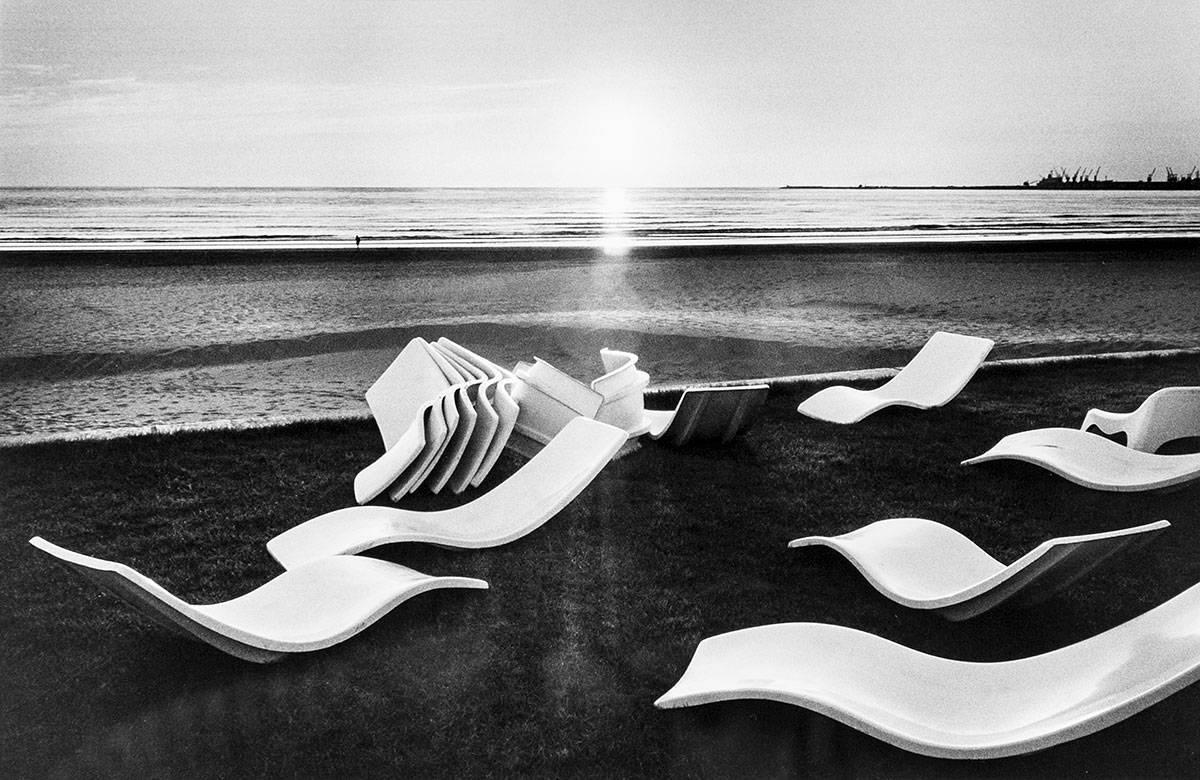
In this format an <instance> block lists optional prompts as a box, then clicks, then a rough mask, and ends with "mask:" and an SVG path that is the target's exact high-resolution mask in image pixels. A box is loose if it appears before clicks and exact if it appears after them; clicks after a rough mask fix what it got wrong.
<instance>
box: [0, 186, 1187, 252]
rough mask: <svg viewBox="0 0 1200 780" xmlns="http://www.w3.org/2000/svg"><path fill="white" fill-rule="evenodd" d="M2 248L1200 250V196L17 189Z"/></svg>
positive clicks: (7, 197)
mask: <svg viewBox="0 0 1200 780" xmlns="http://www.w3.org/2000/svg"><path fill="white" fill-rule="evenodd" d="M0 213H2V217H3V218H2V219H0V249H4V248H16V247H20V248H27V247H37V246H54V247H72V248H82V247H140V246H155V247H163V246H213V245H217V246H232V247H239V246H263V245H287V246H339V245H346V244H347V242H352V241H353V240H354V237H355V236H358V237H360V238H361V239H362V240H363V241H366V242H368V245H379V246H385V245H386V246H464V245H547V244H551V245H569V246H580V245H583V246H602V247H603V246H607V247H610V248H618V247H620V246H622V245H628V244H632V245H638V244H643V245H644V244H686V243H765V242H777V243H799V242H827V241H851V242H854V241H864V240H872V241H876V240H912V239H914V238H920V239H921V240H937V239H944V240H962V239H979V238H1022V237H1030V236H1035V237H1044V236H1129V235H1137V236H1145V235H1191V236H1194V235H1200V193H1195V192H1191V193H1189V192H1180V193H1170V192H1120V191H1110V192H1070V191H1058V192H1047V191H1036V190H1034V191H1011V190H872V189H861V190H803V189H788V190H785V189H762V188H759V189H639V190H602V189H598V190H592V189H3V190H0Z"/></svg>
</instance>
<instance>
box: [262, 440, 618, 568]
mask: <svg viewBox="0 0 1200 780" xmlns="http://www.w3.org/2000/svg"><path fill="white" fill-rule="evenodd" d="M626 438H627V437H626V433H625V431H623V430H621V429H620V428H616V427H614V426H611V425H606V424H604V423H601V422H597V421H595V420H590V419H587V418H584V417H576V418H575V419H573V420H571V421H570V422H568V423H567V425H566V426H565V427H564V428H563V429H562V431H561V432H559V434H558V435H557V436H555V437H554V439H552V440H551V441H550V443H549V444H548V445H546V447H545V448H543V449H542V451H541V452H539V453H538V454H537V455H535V456H534V457H533V459H532V460H530V461H529V462H528V463H526V464H525V465H524V466H523V467H521V469H519V470H518V471H517V472H516V473H515V474H513V475H512V476H511V477H509V478H508V479H506V480H505V481H503V482H501V483H500V484H499V485H497V486H496V487H494V488H492V489H491V490H490V491H488V492H487V493H485V494H483V495H482V496H480V497H479V498H477V499H475V500H474V501H472V502H470V503H468V504H464V505H462V506H458V507H454V508H452V509H444V510H440V511H436V512H413V511H408V510H403V509H395V508H392V507H382V506H365V507H351V508H348V509H338V510H336V511H333V512H329V513H327V514H324V515H321V516H319V517H314V518H313V519H311V520H308V521H306V522H304V523H301V524H300V525H298V526H296V527H294V528H290V529H288V530H287V531H284V532H283V533H281V534H279V535H278V536H276V537H275V538H274V539H272V540H270V541H269V542H267V550H268V551H269V552H270V553H271V555H273V556H274V557H275V560H277V561H279V562H280V563H281V564H282V565H283V566H284V567H285V568H289V569H290V568H293V567H296V566H301V565H303V564H306V563H308V562H310V561H314V560H317V559H319V558H324V557H326V556H330V555H340V554H348V553H356V552H361V551H363V550H367V549H370V548H372V547H377V546H379V545H383V544H391V543H395V542H427V543H429V544H438V545H444V546H447V547H469V548H480V547H495V546H497V545H501V544H507V543H508V542H511V541H514V540H516V539H520V538H521V537H522V536H525V535H526V534H528V533H531V532H532V531H534V530H536V529H538V528H540V527H541V526H542V525H543V524H544V523H545V522H546V521H547V520H549V519H550V518H552V517H554V515H556V514H558V512H559V511H560V510H562V508H563V507H565V506H566V505H567V504H569V503H570V502H571V501H572V500H573V499H574V498H575V496H577V495H579V493H580V492H581V491H582V490H583V489H584V488H585V487H587V486H588V485H589V484H590V483H591V481H592V480H593V479H595V477H596V475H597V474H599V473H600V470H601V469H603V468H604V466H605V465H606V464H607V463H608V462H609V460H611V459H612V456H613V455H614V454H615V453H616V452H617V450H619V449H620V448H621V445H622V444H624V443H625V440H626Z"/></svg>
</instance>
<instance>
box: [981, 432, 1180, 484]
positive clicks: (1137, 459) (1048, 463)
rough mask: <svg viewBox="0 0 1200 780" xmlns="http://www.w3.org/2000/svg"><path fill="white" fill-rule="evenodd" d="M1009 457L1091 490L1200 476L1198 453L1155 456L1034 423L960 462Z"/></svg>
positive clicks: (1161, 482)
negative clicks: (1034, 427)
mask: <svg viewBox="0 0 1200 780" xmlns="http://www.w3.org/2000/svg"><path fill="white" fill-rule="evenodd" d="M1005 458H1009V459H1012V460H1020V461H1024V462H1026V463H1032V464H1033V465H1035V466H1041V467H1042V468H1044V469H1047V470H1049V471H1052V472H1054V473H1055V474H1057V475H1059V476H1060V477H1064V478H1065V479H1069V480H1071V481H1072V482H1074V483H1076V484H1078V485H1083V486H1084V487H1088V488H1092V489H1094V490H1111V491H1119V492H1133V491H1140V490H1157V489H1160V488H1167V487H1173V486H1175V485H1182V484H1183V483H1185V482H1189V481H1191V480H1194V479H1197V478H1200V453H1194V454H1190V455H1155V454H1153V453H1149V452H1142V451H1140V450H1135V449H1130V448H1129V447H1125V446H1122V445H1120V444H1117V443H1116V442H1114V441H1110V440H1108V439H1106V438H1104V437H1103V436H1097V435H1095V434H1093V433H1087V432H1086V431H1081V430H1078V429H1076V428H1038V429H1035V430H1032V431H1021V432H1020V433H1014V434H1010V435H1008V436H1005V437H1004V438H1003V439H1001V440H1000V441H999V442H997V443H996V445H995V446H994V447H992V448H991V449H990V450H988V451H987V452H985V453H983V454H982V455H977V456H975V457H974V458H968V459H967V460H964V461H963V462H962V464H963V465H964V466H972V465H975V464H977V463H986V462H988V461H991V460H1002V459H1005Z"/></svg>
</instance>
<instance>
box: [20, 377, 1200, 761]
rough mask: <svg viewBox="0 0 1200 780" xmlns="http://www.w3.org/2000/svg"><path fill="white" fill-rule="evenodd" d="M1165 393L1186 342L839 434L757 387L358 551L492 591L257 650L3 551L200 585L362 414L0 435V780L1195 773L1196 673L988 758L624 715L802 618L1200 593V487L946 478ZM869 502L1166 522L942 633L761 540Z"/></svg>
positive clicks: (326, 479) (773, 541) (1057, 620)
mask: <svg viewBox="0 0 1200 780" xmlns="http://www.w3.org/2000/svg"><path fill="white" fill-rule="evenodd" d="M1178 384H1200V358H1196V357H1187V358H1176V359H1160V360H1143V361H1138V362H1122V361H1106V362H1094V363H1076V364H1070V365H1061V366H1054V367H1039V368H1036V369H1029V368H1023V369H1014V368H1007V369H992V370H989V371H986V372H983V373H981V374H980V375H979V376H977V377H976V379H975V380H974V381H973V382H972V383H971V384H970V385H969V386H968V387H967V389H966V391H965V392H964V393H963V394H962V395H961V396H960V397H959V398H958V399H957V400H956V401H955V402H954V403H952V404H951V405H949V406H948V407H945V408H942V409H938V410H933V411H929V412H916V411H913V410H906V409H896V410H888V411H885V412H882V413H879V414H877V415H875V416H873V417H871V418H868V419H867V420H866V421H864V422H863V423H860V424H858V425H854V426H833V425H828V424H822V423H817V422H815V421H811V420H809V419H807V418H803V417H801V416H799V415H798V414H796V413H795V411H794V409H795V406H796V403H797V402H798V400H799V399H800V398H801V397H803V395H806V394H807V393H809V392H811V391H812V389H813V388H805V389H803V390H802V391H799V392H798V393H797V394H789V393H786V392H776V393H774V394H773V395H772V397H771V399H770V400H769V402H768V406H767V408H766V409H765V410H764V412H763V414H762V415H761V416H760V417H759V419H758V421H757V424H756V425H755V426H754V428H753V429H752V430H751V431H750V432H749V433H748V434H747V435H745V436H744V437H742V438H741V439H739V440H737V441H736V442H735V443H733V444H732V445H730V446H728V447H715V446H714V447H707V446H695V447H689V448H685V449H681V450H675V449H669V448H666V447H660V446H658V445H655V444H647V445H646V446H644V447H643V448H642V449H641V450H640V451H638V452H635V453H633V454H631V455H629V456H626V457H625V458H622V459H620V460H618V461H616V462H614V463H612V464H611V465H610V466H608V467H607V468H606V469H605V471H604V472H603V473H602V474H601V475H600V476H599V477H598V478H597V479H596V481H595V482H594V483H593V484H592V485H591V486H590V487H589V488H588V489H587V490H586V491H585V492H584V493H583V495H582V496H581V497H580V498H579V499H577V500H576V501H575V502H574V503H573V504H571V505H570V506H569V507H567V509H566V510H564V511H563V512H562V513H561V514H559V515H558V516H557V517H555V518H554V519H553V520H551V521H550V522H549V523H548V524H547V525H546V526H545V527H543V528H542V529H540V530H538V531H536V532H535V533H533V534H532V535H530V536H528V537H526V538H524V539H521V540H519V541H517V542H515V543H513V544H510V545H507V546H504V547H501V548H497V549H492V550H478V551H455V550H443V549H439V548H435V547H431V546H427V545H417V544H409V545H397V546H393V547H389V548H381V549H380V550H378V551H376V552H375V553H374V554H376V555H379V556H381V557H386V558H388V559H390V560H394V561H398V562H402V563H404V564H406V565H409V566H412V567H413V568H416V569H418V570H420V571H424V572H428V573H434V574H458V575H465V576H474V577H481V578H483V579H486V580H488V581H489V582H490V583H491V589H490V590H488V591H468V590H441V591H435V592H433V593H429V594H425V595H422V596H418V597H417V598H415V599H413V600H412V601H409V602H407V603H405V604H402V605H401V606H400V607H398V608H397V609H396V610H395V611H393V612H392V613H391V614H389V615H388V616H387V617H385V618H384V619H382V620H381V621H380V622H378V623H377V624H375V625H374V626H372V627H370V628H369V629H367V630H366V631H365V632H363V633H362V634H361V635H359V636H358V637H356V638H354V639H352V640H350V641H348V642H346V643H344V644H341V645H339V646H337V647H334V648H332V649H329V650H326V651H322V652H318V653H313V654H308V655H304V656H299V657H295V658H291V659H288V660H285V661H282V662H280V663H278V664H274V665H267V666H259V665H254V664H249V663H246V662H242V661H238V660H236V659H234V658H231V657H228V656H225V655H223V654H221V653H219V652H217V651H215V650H212V649H210V648H209V647H207V646H205V645H201V644H197V643H193V642H191V641H189V640H187V639H184V638H180V637H176V636H175V635H173V634H171V633H169V632H167V631H166V630H164V629H162V628H160V627H159V626H158V625H157V624H154V623H152V622H150V621H149V620H147V619H145V618H143V617H141V616H140V615H139V614H137V613H134V612H133V611H131V610H129V609H127V608H126V607H125V605H124V604H122V603H120V602H119V601H117V600H116V599H115V598H113V597H111V596H109V595H107V594H105V593H101V592H99V591H97V590H96V589H95V588H94V587H93V586H91V585H90V584H88V583H86V582H84V581H83V580H82V579H80V578H77V577H75V576H74V575H72V574H71V573H70V572H68V571H66V570H64V569H62V568H60V567H58V566H57V565H54V564H53V563H52V561H51V560H50V559H49V558H47V557H46V556H44V555H43V554H41V553H40V552H38V551H37V550H35V549H34V548H32V547H30V546H29V545H28V544H26V540H27V539H28V538H29V537H30V536H33V535H35V534H37V535H41V536H44V537H46V538H47V539H49V540H50V541H53V542H57V543H59V544H62V545H64V546H66V547H69V548H72V549H76V550H78V551H80V552H85V553H88V554H92V555H96V556H99V557H104V558H110V559H113V560H118V561H122V562H125V563H128V564H130V565H132V566H134V567H135V568H138V569H140V570H141V571H142V572H144V573H145V574H147V575H149V576H151V577H153V578H155V579H157V580H158V581H159V582H160V583H161V584H163V585H164V586H165V587H167V588H168V589H170V590H172V591H173V592H175V593H177V594H178V595H180V596H181V597H183V598H185V599H187V600H190V601H194V602H208V601H219V600H224V599H227V598H230V597H232V596H235V595H238V594H240V593H243V592H245V591H247V590H249V589H251V588H253V587H255V586H257V585H258V584H260V583H262V582H264V581H265V580H267V579H268V578H270V577H271V576H273V575H274V574H275V573H277V572H278V569H277V567H276V565H275V563H274V562H273V561H272V560H271V559H270V558H269V556H268V555H267V553H266V550H265V548H264V546H263V543H264V542H265V541H266V540H267V539H268V538H269V537H271V536H272V535H274V534H275V533H278V532H279V531H282V530H284V529H285V528H288V527H289V526H291V525H293V524H295V523H297V522H299V521H301V520H304V519H306V518H308V517H311V516H314V515H316V514H319V513H322V512H325V511H328V510H331V509H335V508H338V507H342V506H345V505H348V504H350V503H352V497H351V480H352V478H353V475H354V474H355V472H356V471H357V470H358V469H359V468H361V467H362V466H364V465H365V464H367V463H368V462H370V461H371V460H372V459H373V458H374V457H375V456H376V454H377V453H378V450H379V447H380V445H379V442H378V437H377V434H376V433H375V432H374V430H373V428H372V426H370V425H369V424H366V423H345V424H309V425H298V426H292V427H289V428H285V429H276V430H269V431H252V432H241V433H196V434H186V435H176V436H170V437H147V438H139V439H126V440H121V441H113V442H93V443H72V444H47V445H38V446H29V447H24V448H17V449H7V450H0V474H2V475H3V476H2V478H0V491H2V492H0V533H2V534H3V537H2V544H0V577H3V586H2V588H3V590H2V593H3V599H2V600H0V621H2V622H0V631H2V632H3V641H2V643H0V647H2V648H3V649H2V653H3V656H2V659H0V660H2V661H3V675H2V676H0V734H2V739H0V775H2V776H4V777H26V776H81V775H84V776H86V775H103V776H137V775H141V776H146V777H160V776H180V775H188V776H200V777H204V776H211V777H217V776H220V777H232V776H335V775H338V776H347V775H348V776H368V775H370V776H395V775H401V776H417V777H425V776H445V777H463V776H484V775H496V776H512V775H542V776H595V777H630V776H663V775H676V776H688V775H692V774H695V773H699V772H700V771H701V770H703V769H715V768H719V767H721V766H724V767H725V768H726V769H729V771H730V773H731V774H749V773H759V774H761V773H764V772H767V771H776V770H778V771H780V773H782V774H787V773H789V772H796V773H800V772H803V771H806V770H810V769H816V770H817V771H819V772H821V773H833V772H843V773H845V774H849V775H876V776H891V777H895V776H911V777H928V776H1013V775H1017V776H1028V775H1039V776H1045V775H1083V774H1089V775H1092V776H1106V775H1117V776H1130V775H1136V776H1179V777H1185V776H1186V777H1197V776H1200V717H1198V716H1200V686H1192V687H1191V688H1189V689H1186V690H1184V691H1182V692H1181V693H1177V694H1175V695H1174V696H1172V697H1170V698H1168V699H1167V700H1165V701H1163V702H1161V703H1159V704H1157V705H1155V706H1153V707H1151V708H1149V709H1148V710H1146V711H1144V712H1142V713H1140V714H1138V715H1136V716H1134V717H1132V718H1130V719H1129V720H1127V721H1125V722H1123V723H1120V724H1118V725H1116V726H1113V727H1111V728H1109V729H1106V730H1104V731H1101V732H1099V733H1097V734H1095V735H1092V736H1089V737H1085V738H1082V739H1079V740H1076V741H1074V742H1071V743H1067V744H1065V745H1062V746H1059V747H1055V748H1051V749H1049V750H1046V751H1043V752H1041V753H1037V754H1032V755H1029V756H1024V757H1018V758H1013V759H1003V760H996V761H988V762H978V761H969V762H961V761H943V760H934V759H927V758H922V757H919V756H914V755H911V754H908V753H905V752H903V751H900V750H897V749H894V748H892V747H890V746H888V745H886V744H884V743H881V742H878V741H876V740H874V739H872V738H870V737H866V736H863V735H861V734H859V733H858V732H855V731H853V730H851V729H849V728H846V727H843V726H841V725H838V724H835V723H833V722H832V721H828V720H825V719H823V718H820V717H818V716H811V715H808V714H806V713H805V712H804V711H803V710H800V709H798V708H793V707H788V706H784V705H776V704H771V703H728V704H717V705H708V706H705V707H699V708H693V709H685V710H673V711H659V710H656V709H655V708H654V707H653V706H652V703H653V701H654V700H655V698H657V697H658V696H659V695H660V694H661V693H663V692H664V691H665V690H666V689H667V688H668V687H670V685H671V684H673V683H674V682H675V680H676V679H677V678H678V676H679V675H680V673H682V671H683V669H684V667H685V666H686V664H687V662H688V659H689V658H690V657H691V654H692V651H693V650H694V648H695V646H696V643H697V642H698V641H699V640H700V639H702V638H704V637H706V636H709V635H712V634H715V633H719V632H723V631H727V630H731V629H735V628H742V627H746V626H752V625H758V624H763V623H775V622H785V621H824V622H832V623H839V624H843V625H848V626H852V627H856V628H861V629H864V630H867V631H871V632H874V633H877V634H880V635H882V636H885V637H887V638H890V639H893V640H895V641H897V642H900V643H903V644H905V645H909V646H911V647H914V648H918V649H920V650H924V651H927V652H931V653H936V654H940V655H945V656H950V657H954V658H961V659H971V660H1001V659H1008V658H1016V657H1022V656H1028V655H1033V654H1036V653H1041V652H1045V651H1048V650H1052V649H1055V648H1057V647H1061V646H1063V645H1065V644H1068V643H1072V642H1076V641H1079V640H1081V639H1085V638H1087V637H1089V636H1092V635H1094V634H1096V633H1099V632H1101V631H1104V630H1105V629H1107V628H1110V627H1112V626H1115V625H1117V624H1118V623H1121V622H1123V621H1125V620H1128V619H1130V618H1132V617H1134V616H1136V615H1138V614H1140V613H1142V612H1144V611H1146V610H1147V609H1149V608H1151V607H1153V606H1155V605H1157V604H1159V603H1161V602H1162V601H1165V600H1166V599H1168V598H1170V597H1171V596H1174V595H1175V594H1177V593H1179V592H1180V591H1182V590H1184V589H1185V588H1187V587H1189V586H1191V585H1193V584H1195V583H1197V582H1200V517H1198V516H1197V515H1200V512H1198V511H1197V510H1198V504H1200V486H1196V485H1193V486H1191V487H1188V488H1184V489H1182V490H1177V491H1175V492H1171V493H1166V494H1118V493H1101V492H1094V491H1088V490H1085V489H1083V488H1080V487H1077V486H1075V485H1072V484H1070V483H1068V482H1066V481H1065V480H1062V479H1060V478H1058V477H1055V476H1053V475H1051V474H1049V473H1048V472H1044V471H1041V470H1039V469H1037V468H1035V467H1032V466H1027V465H1024V464H1016V463H1013V464H989V465H983V466H976V467H971V468H968V467H962V466H959V465H958V463H959V461H960V460H962V459H963V458H966V457H969V456H971V455H976V454H978V453H980V452H982V451H983V450H985V449H986V448H987V447H989V446H991V445H992V444H993V443H995V441H997V440H998V439H999V438H1000V437H1001V436H1003V435H1005V434H1008V433H1012V432H1015V431H1018V430H1022V429H1025V428H1029V427H1042V426H1052V425H1064V426H1075V425H1078V423H1079V421H1080V420H1081V419H1082V417H1083V414H1084V413H1085V412H1086V410H1087V409H1088V408H1089V407H1090V406H1101V407H1103V408H1109V409H1113V410H1128V409H1132V408H1133V407H1134V406H1136V405H1137V403H1139V402H1140V401H1141V399H1142V398H1144V397H1145V396H1146V395H1148V394H1149V393H1150V392H1151V391H1153V390H1155V389H1157V388H1159V387H1163V386H1168V385H1178ZM514 466H515V463H514V462H511V461H510V462H506V463H504V468H505V469H507V470H511V469H512V468H513V467H514ZM494 483H495V481H494V480H489V484H494ZM470 497H472V496H471V495H470V494H468V495H466V496H464V498H470ZM456 500H462V499H456ZM411 501H412V503H411V504H408V503H406V504H405V506H412V507H415V508H429V507H432V506H434V505H446V504H447V503H448V501H447V499H445V498H438V499H430V498H419V499H411ZM894 516H920V517H927V518H930V519H935V520H939V521H941V522H944V523H947V524H949V525H951V526H953V527H955V528H957V529H959V530H961V531H963V532H964V533H966V534H967V535H968V536H970V537H971V538H972V539H974V540H975V541H977V542H978V543H979V544H981V545H982V546H983V547H984V548H985V549H987V550H988V551H989V552H991V553H992V554H993V555H995V556H996V557H998V558H1000V559H1001V560H1004V561H1006V562H1007V561H1009V560H1012V559H1014V558H1016V557H1018V556H1019V555H1021V554H1023V553H1025V552H1026V551H1028V550H1029V549H1030V548H1032V547H1033V546H1035V545H1036V544H1037V543H1039V542H1041V541H1043V540H1044V539H1046V538H1049V537H1051V536H1058V535H1063V534H1073V533H1084V532H1093V531H1101V530H1109V529H1115V528H1120V527H1125V526H1130V525H1136V524H1140V523H1145V522H1149V521H1152V520H1157V519H1163V518H1165V519H1167V520H1170V521H1171V522H1172V524H1173V527H1172V528H1170V529H1168V530H1167V531H1165V532H1163V533H1162V534H1160V535H1159V537H1158V538H1157V539H1156V540H1154V541H1153V542H1151V543H1150V544H1149V545H1147V546H1145V547H1142V548H1141V549H1138V550H1135V551H1133V552H1131V553H1128V554H1126V555H1122V556H1120V557H1118V558H1116V559H1113V560H1111V561H1110V562H1109V565H1107V566H1106V567H1104V568H1103V569H1102V570H1100V571H1099V572H1096V573H1093V574H1092V575H1090V576H1089V577H1088V578H1086V579H1085V580H1083V581H1081V582H1080V583H1079V584H1077V585H1076V586H1075V587H1074V588H1073V589H1072V590H1070V591H1068V592H1066V593H1064V594H1060V595H1059V596H1057V597H1055V598H1053V599H1051V600H1050V601H1049V602H1047V603H1045V604H1043V605H1041V606H1039V607H1037V608H1034V609H1030V610H1026V611H1024V612H999V613H995V614H990V615H985V616H983V617H980V618H976V619H974V620H971V621H968V622H965V623H950V622H946V621H944V620H942V619H941V618H938V617H934V616H930V615H925V614H921V613H917V612H914V611H910V610H907V609H904V608H902V607H899V606H897V605H894V604H893V603H892V602H890V601H887V600H885V599H884V598H883V597H881V596H880V595H878V594H877V593H876V592H875V591H874V590H873V589H871V588H870V587H869V586H868V585H867V584H866V583H865V582H864V581H863V580H862V578H861V577H860V576H859V575H858V574H857V573H856V571H855V570H854V569H853V568H852V567H851V566H850V564H848V563H847V562H845V561H844V560H843V559H841V558H840V557H839V556H837V555H836V554H833V553H831V552H829V551H827V550H819V549H818V550H813V549H805V550H789V549H787V546H786V545H787V542H788V540H790V539H792V538H795V537H798V536H802V535H806V534H811V533H840V532H842V531H846V530H849V529H851V528H854V527H857V526H859V525H861V524H863V523H866V522H869V521H873V520H878V519H882V518H885V517H894ZM731 767H733V768H731Z"/></svg>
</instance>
